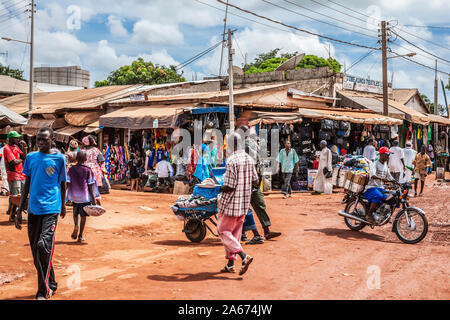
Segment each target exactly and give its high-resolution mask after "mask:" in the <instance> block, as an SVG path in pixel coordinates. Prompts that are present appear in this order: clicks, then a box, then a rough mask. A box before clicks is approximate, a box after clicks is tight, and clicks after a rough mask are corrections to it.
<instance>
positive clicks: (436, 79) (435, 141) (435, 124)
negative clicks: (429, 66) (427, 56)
mask: <svg viewBox="0 0 450 320" xmlns="http://www.w3.org/2000/svg"><path fill="white" fill-rule="evenodd" d="M438 94H439V93H438V78H437V60H436V64H435V69H434V114H435V115H438V114H439V112H438ZM433 133H434V134H433V136H434V150H435V151H436V146H437V142H438V140H439V137H438V134H439V133H438V124H437V123H434V125H433Z"/></svg>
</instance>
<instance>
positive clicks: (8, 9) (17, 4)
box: [0, 1, 29, 15]
mask: <svg viewBox="0 0 450 320" xmlns="http://www.w3.org/2000/svg"><path fill="white" fill-rule="evenodd" d="M22 2H24V3H25V1H22ZM19 5H20V2H17V3H14V4H12V5H10V6H9V7H5V8H3V9H0V13H1V14H2V15H3V14H5V13H10V12H12V11H14V10H15V8H13V7H17V6H19ZM28 5H29V4H27V6H28ZM10 8H13V9H11V10H10Z"/></svg>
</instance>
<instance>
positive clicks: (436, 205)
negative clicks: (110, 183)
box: [0, 179, 450, 300]
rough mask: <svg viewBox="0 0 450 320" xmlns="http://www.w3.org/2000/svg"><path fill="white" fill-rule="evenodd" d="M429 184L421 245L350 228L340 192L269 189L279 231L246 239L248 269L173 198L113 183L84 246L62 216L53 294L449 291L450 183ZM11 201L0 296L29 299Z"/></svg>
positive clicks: (354, 295)
mask: <svg viewBox="0 0 450 320" xmlns="http://www.w3.org/2000/svg"><path fill="white" fill-rule="evenodd" d="M431 182H432V180H431V179H430V187H428V188H426V190H425V196H424V197H423V198H415V199H413V200H412V203H413V204H414V205H416V206H418V207H420V208H422V209H424V210H425V211H426V212H427V214H428V220H429V222H430V230H429V233H428V235H427V237H426V238H425V240H424V241H423V242H422V243H420V244H417V245H406V244H403V243H401V242H400V241H399V240H398V239H397V238H396V236H395V234H393V233H392V232H391V231H390V229H391V225H390V224H388V225H386V226H384V227H381V228H376V229H374V230H372V229H370V228H365V229H364V230H363V231H361V232H353V231H350V230H348V229H347V227H346V225H345V224H344V221H343V218H341V217H339V216H338V215H337V214H336V212H337V211H338V210H340V209H342V208H343V206H342V205H341V204H340V201H341V200H342V194H333V195H331V196H311V195H305V194H297V195H294V197H293V198H291V199H287V200H283V199H282V198H281V196H280V195H271V196H268V197H266V202H267V205H268V212H269V214H270V216H271V219H272V223H273V230H275V231H281V232H283V235H282V236H281V237H280V238H277V239H274V240H273V241H272V240H271V241H266V243H265V244H263V245H256V246H244V249H245V250H246V252H248V253H249V254H250V255H252V256H253V257H254V262H253V264H252V265H251V266H250V268H249V271H248V272H247V273H246V274H245V275H244V276H243V277H240V276H238V275H237V274H234V275H233V274H221V273H219V272H218V271H219V270H220V269H221V268H222V267H223V265H224V264H225V263H226V261H225V259H224V250H223V247H222V245H221V242H220V240H219V239H217V238H215V237H214V236H212V235H211V234H210V233H208V235H207V238H206V239H205V240H204V241H203V242H202V243H200V244H194V243H191V242H189V241H188V240H187V238H186V237H185V235H184V234H183V233H182V232H181V229H182V227H183V223H182V222H181V221H179V220H177V219H176V218H175V216H174V215H173V213H172V212H171V210H170V208H169V206H170V205H171V204H172V203H173V202H174V201H175V199H176V197H177V196H174V195H159V194H149V193H145V194H144V193H135V192H129V191H116V190H113V191H112V193H111V194H110V195H106V196H104V197H103V198H104V199H103V203H104V206H105V207H106V208H107V209H108V212H107V213H106V214H105V215H104V216H102V217H98V218H89V219H88V227H87V233H86V236H85V237H86V238H87V244H84V245H78V244H76V243H75V242H74V241H73V240H72V239H71V238H70V234H71V231H72V225H73V222H72V216H71V209H70V210H69V211H68V214H67V217H66V218H65V219H63V220H61V219H60V220H59V224H58V227H57V234H56V238H57V242H56V248H55V255H54V261H53V263H54V267H55V273H56V280H57V281H58V283H59V288H58V292H57V293H56V295H55V296H54V297H53V298H52V299H164V300H165V299H450V286H449V283H450V270H449V257H450V246H449V244H450V229H449V227H450V217H449V206H450V196H449V191H450V185H449V184H448V183H447V184H441V185H435V186H432V185H431ZM6 205H7V198H5V197H3V198H1V199H0V212H1V215H0V249H1V256H0V299H33V298H34V294H35V290H36V282H37V280H36V272H35V269H34V266H33V264H32V257H31V252H30V248H29V245H28V240H27V234H26V226H24V227H25V228H24V229H22V231H18V230H16V229H15V228H14V226H13V225H12V224H10V223H8V222H7V216H6V215H5V214H3V213H4V212H5V211H6ZM141 206H145V207H146V208H143V209H142V208H140V207H141ZM148 208H152V209H153V210H149V209H148ZM257 224H258V226H259V222H258V221H257ZM249 236H250V234H249ZM371 266H372V267H371ZM373 266H375V267H373ZM368 268H369V269H368ZM374 268H375V269H374ZM377 268H379V269H377ZM373 270H379V271H380V288H379V289H376V288H373V284H374V283H376V282H373V281H371V280H373V279H374V276H375V274H374V273H373V272H374V271H373ZM77 275H79V277H77ZM77 279H79V280H80V284H79V286H77V285H76V284H77V283H78V282H77ZM368 283H369V286H368ZM371 284H372V287H371V286H370V285H371ZM369 287H370V288H369Z"/></svg>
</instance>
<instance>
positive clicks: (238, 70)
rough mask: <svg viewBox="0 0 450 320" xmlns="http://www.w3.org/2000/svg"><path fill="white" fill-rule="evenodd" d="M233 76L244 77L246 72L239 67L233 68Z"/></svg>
mask: <svg viewBox="0 0 450 320" xmlns="http://www.w3.org/2000/svg"><path fill="white" fill-rule="evenodd" d="M233 74H236V75H238V76H243V75H244V70H242V68H239V67H237V66H233Z"/></svg>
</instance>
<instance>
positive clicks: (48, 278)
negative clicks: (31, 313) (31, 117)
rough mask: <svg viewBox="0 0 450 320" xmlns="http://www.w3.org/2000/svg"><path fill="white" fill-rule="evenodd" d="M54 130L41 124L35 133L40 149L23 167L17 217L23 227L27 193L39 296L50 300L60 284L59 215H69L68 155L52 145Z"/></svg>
mask: <svg viewBox="0 0 450 320" xmlns="http://www.w3.org/2000/svg"><path fill="white" fill-rule="evenodd" d="M53 143H54V136H53V130H52V129H51V128H47V127H45V128H41V129H39V131H38V133H37V135H36V144H37V146H38V148H39V151H37V152H32V153H30V154H28V156H27V158H26V160H25V163H24V168H23V173H24V175H25V176H26V180H25V187H24V190H23V193H22V197H21V199H20V206H19V208H18V209H17V214H16V218H15V223H16V228H17V229H19V230H20V229H22V226H21V225H20V224H21V223H22V211H23V208H24V206H25V203H26V201H27V198H28V195H30V199H29V201H28V239H29V241H30V248H31V253H32V254H33V260H34V265H35V267H36V271H37V277H38V289H37V293H36V300H47V299H49V298H50V297H51V296H52V294H53V293H54V292H55V291H56V289H57V286H58V284H57V283H56V281H55V273H54V271H53V266H52V258H53V251H54V248H55V230H56V224H57V222H58V215H59V214H61V218H62V219H63V218H64V217H65V216H66V206H65V197H66V158H65V157H64V155H63V154H61V153H59V152H58V151H57V150H55V149H52V145H53Z"/></svg>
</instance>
